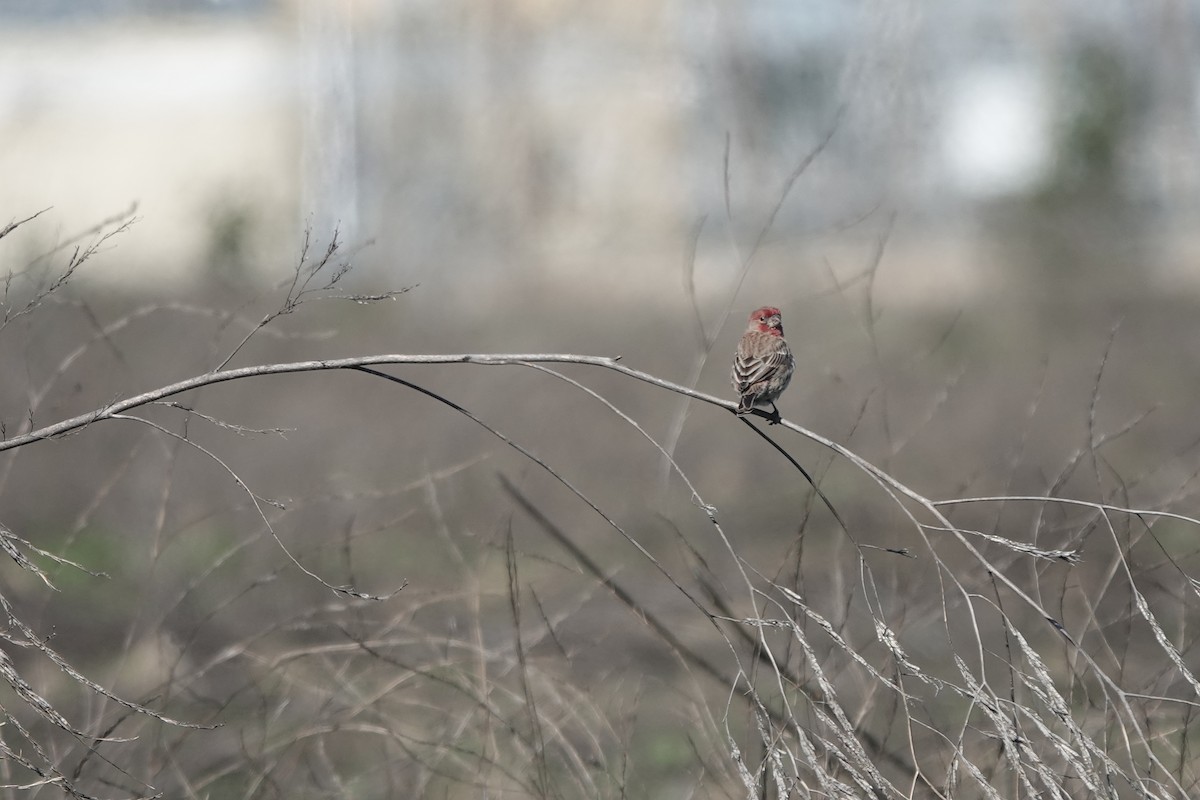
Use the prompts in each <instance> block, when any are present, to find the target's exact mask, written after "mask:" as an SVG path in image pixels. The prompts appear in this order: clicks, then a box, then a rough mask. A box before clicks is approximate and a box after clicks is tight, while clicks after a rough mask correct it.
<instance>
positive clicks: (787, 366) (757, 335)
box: [730, 306, 796, 422]
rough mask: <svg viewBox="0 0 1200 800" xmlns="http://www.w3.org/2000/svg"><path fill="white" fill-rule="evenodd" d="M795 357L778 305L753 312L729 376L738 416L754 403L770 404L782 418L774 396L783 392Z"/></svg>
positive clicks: (747, 412)
mask: <svg viewBox="0 0 1200 800" xmlns="http://www.w3.org/2000/svg"><path fill="white" fill-rule="evenodd" d="M795 369H796V359H795V358H793V357H792V351H791V350H790V349H789V348H788V346H787V342H786V341H784V339H783V320H782V319H781V318H780V316H779V309H778V308H772V307H771V306H764V307H763V308H760V309H758V310H757V311H755V312H754V313H753V314H751V315H750V325H749V326H748V327H747V328H746V332H745V333H743V334H742V339H741V341H740V342H738V346H737V354H736V355H735V356H734V357H733V372H732V373H731V374H730V380H731V381H732V382H733V389H734V391H736V392H737V393H738V407H737V413H738V416H739V417H740V416H743V415H745V414H749V413H750V411H751V410H752V409H753V408H754V407H755V406H765V405H766V404H767V403H770V404H771V411H772V413H774V415H775V418H774V420H772V421H773V422H779V409H777V408H775V398H777V397H779V395H781V394H783V390H784V389H786V388H787V386H788V382H789V381H791V379H792V372H793V371H794V370H795Z"/></svg>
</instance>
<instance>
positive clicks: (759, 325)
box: [748, 306, 783, 336]
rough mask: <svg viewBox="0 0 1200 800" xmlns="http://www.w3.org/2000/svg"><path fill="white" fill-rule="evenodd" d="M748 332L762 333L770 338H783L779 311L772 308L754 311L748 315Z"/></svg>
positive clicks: (781, 319) (767, 307)
mask: <svg viewBox="0 0 1200 800" xmlns="http://www.w3.org/2000/svg"><path fill="white" fill-rule="evenodd" d="M748 330H752V331H762V332H763V333H769V334H771V335H772V336H783V317H782V316H780V314H779V309H778V308H775V307H774V306H763V307H762V308H759V309H755V311H754V313H752V314H751V315H750V325H749V327H748Z"/></svg>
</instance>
